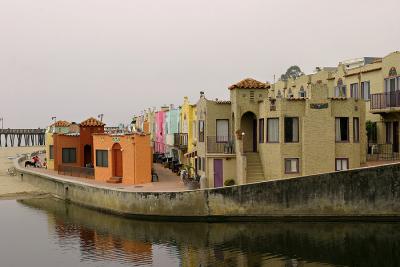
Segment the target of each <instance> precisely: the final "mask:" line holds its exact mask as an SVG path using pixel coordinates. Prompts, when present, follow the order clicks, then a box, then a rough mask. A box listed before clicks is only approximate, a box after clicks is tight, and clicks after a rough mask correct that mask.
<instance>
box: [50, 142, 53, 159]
mask: <svg viewBox="0 0 400 267" xmlns="http://www.w3.org/2000/svg"><path fill="white" fill-rule="evenodd" d="M49 159H54V146H53V145H49Z"/></svg>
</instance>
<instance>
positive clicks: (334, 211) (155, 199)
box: [14, 160, 400, 220]
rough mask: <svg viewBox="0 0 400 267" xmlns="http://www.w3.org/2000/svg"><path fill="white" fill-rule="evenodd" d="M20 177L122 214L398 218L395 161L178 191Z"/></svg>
mask: <svg viewBox="0 0 400 267" xmlns="http://www.w3.org/2000/svg"><path fill="white" fill-rule="evenodd" d="M14 164H15V166H16V168H17V172H18V173H19V174H20V175H22V179H23V181H26V182H29V183H32V184H35V185H37V186H39V187H40V188H42V189H43V190H44V191H48V192H49V193H53V194H55V195H57V196H59V197H61V198H64V199H66V200H69V201H72V202H74V203H78V204H81V205H84V206H88V207H91V208H95V209H100V210H104V211H107V212H112V213H117V214H123V215H127V216H163V217H166V218H171V217H175V218H181V219H196V220H206V219H209V220H215V219H222V220H249V219H252V220H255V219H277V218H279V219H295V220H301V219H306V220H307V219H310V218H313V219H318V218H319V219H322V220H346V219H355V220H361V219H364V218H372V217H375V218H379V219H381V220H385V219H386V220H393V219H396V220H399V219H400V201H399V200H400V164H390V165H386V166H380V167H374V168H363V169H355V170H350V171H345V172H335V173H327V174H320V175H313V176H304V177H297V178H291V179H283V180H277V181H269V182H262V183H255V184H247V185H241V186H232V187H224V188H218V189H209V190H194V191H184V192H168V193H158V192H148V193H145V192H126V191H122V190H118V189H109V188H106V187H102V186H93V185H91V184H86V183H83V182H77V181H74V182H72V181H70V180H66V179H62V178H57V177H52V176H47V175H43V174H37V173H35V172H34V170H33V169H24V168H22V167H20V165H18V161H17V160H15V161H14Z"/></svg>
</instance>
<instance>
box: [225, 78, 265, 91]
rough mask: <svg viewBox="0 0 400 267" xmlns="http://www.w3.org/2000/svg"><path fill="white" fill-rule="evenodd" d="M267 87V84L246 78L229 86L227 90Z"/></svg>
mask: <svg viewBox="0 0 400 267" xmlns="http://www.w3.org/2000/svg"><path fill="white" fill-rule="evenodd" d="M268 87H269V84H267V83H263V82H260V81H257V80H255V79H252V78H247V79H244V80H241V81H240V82H238V83H236V84H233V85H231V86H229V87H228V89H229V90H232V89H267V88H268Z"/></svg>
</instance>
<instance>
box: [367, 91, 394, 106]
mask: <svg viewBox="0 0 400 267" xmlns="http://www.w3.org/2000/svg"><path fill="white" fill-rule="evenodd" d="M370 105H371V110H379V109H386V108H393V107H400V91H395V92H386V93H379V94H372V95H371V104H370Z"/></svg>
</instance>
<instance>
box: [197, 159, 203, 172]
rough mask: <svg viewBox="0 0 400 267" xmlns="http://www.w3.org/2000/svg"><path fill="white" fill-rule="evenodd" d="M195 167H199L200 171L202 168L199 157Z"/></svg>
mask: <svg viewBox="0 0 400 267" xmlns="http://www.w3.org/2000/svg"><path fill="white" fill-rule="evenodd" d="M197 167H198V168H199V170H200V171H201V170H202V168H201V158H200V157H198V158H197Z"/></svg>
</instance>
